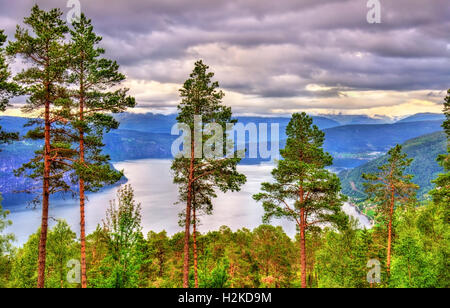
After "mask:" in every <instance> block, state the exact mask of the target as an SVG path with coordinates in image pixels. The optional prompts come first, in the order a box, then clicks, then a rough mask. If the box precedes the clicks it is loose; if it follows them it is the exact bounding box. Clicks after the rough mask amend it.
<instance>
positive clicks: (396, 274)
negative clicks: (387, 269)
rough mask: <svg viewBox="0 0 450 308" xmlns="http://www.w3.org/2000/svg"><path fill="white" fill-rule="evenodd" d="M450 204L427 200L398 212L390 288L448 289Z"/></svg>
mask: <svg viewBox="0 0 450 308" xmlns="http://www.w3.org/2000/svg"><path fill="white" fill-rule="evenodd" d="M447 208H448V205H443V204H442V203H434V202H427V203H425V204H424V205H423V206H421V207H408V208H406V210H405V211H402V212H400V215H398V216H399V217H398V219H397V220H398V223H397V225H398V226H397V229H398V232H397V233H398V234H397V239H396V241H395V244H394V254H393V256H392V270H391V277H390V281H389V286H390V287H401V288H439V287H440V288H448V286H449V266H448V265H449V264H448V255H449V245H448V243H449V239H450V233H449V228H448V216H446V212H447V211H448V209H447Z"/></svg>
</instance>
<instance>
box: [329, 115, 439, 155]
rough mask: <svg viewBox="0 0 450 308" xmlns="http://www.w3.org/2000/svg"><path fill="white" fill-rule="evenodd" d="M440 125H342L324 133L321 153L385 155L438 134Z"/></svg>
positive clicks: (427, 122)
mask: <svg viewBox="0 0 450 308" xmlns="http://www.w3.org/2000/svg"><path fill="white" fill-rule="evenodd" d="M441 125H442V121H421V122H406V123H395V124H379V125H346V126H339V127H334V128H330V129H326V130H325V135H326V140H325V149H326V150H327V151H329V152H334V153H362V152H370V151H373V152H387V151H388V150H389V149H390V148H391V147H393V146H394V145H396V144H401V143H403V142H405V141H407V140H409V139H412V138H415V137H418V136H422V135H425V134H430V133H433V132H437V131H441V130H442V127H441Z"/></svg>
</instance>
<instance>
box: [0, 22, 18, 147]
mask: <svg viewBox="0 0 450 308" xmlns="http://www.w3.org/2000/svg"><path fill="white" fill-rule="evenodd" d="M5 42H6V35H4V34H3V30H0V112H4V111H5V110H6V107H7V106H8V103H9V100H10V99H11V98H12V97H14V96H15V95H16V94H18V90H19V89H18V87H17V85H16V84H15V83H13V82H11V81H10V80H9V79H10V76H11V73H10V72H9V69H8V63H7V62H6V58H5V52H4V50H3V48H2V46H3V44H4V43H5ZM18 138H19V135H18V134H17V133H8V132H5V131H3V130H2V127H1V126H0V144H2V143H7V142H10V141H12V140H17V139H18Z"/></svg>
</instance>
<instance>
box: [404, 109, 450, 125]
mask: <svg viewBox="0 0 450 308" xmlns="http://www.w3.org/2000/svg"><path fill="white" fill-rule="evenodd" d="M444 119H445V116H444V115H443V114H442V113H431V112H425V113H417V114H415V115H412V116H409V117H406V118H404V119H402V120H400V121H397V123H407V122H418V121H444Z"/></svg>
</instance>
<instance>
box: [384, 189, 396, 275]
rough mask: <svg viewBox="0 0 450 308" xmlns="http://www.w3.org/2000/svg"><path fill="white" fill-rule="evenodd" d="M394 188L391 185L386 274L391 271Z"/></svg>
mask: <svg viewBox="0 0 450 308" xmlns="http://www.w3.org/2000/svg"><path fill="white" fill-rule="evenodd" d="M394 196H395V190H394V187H391V207H390V209H389V227H388V247H387V263H386V271H387V273H388V275H389V274H390V272H391V250H392V217H393V216H394V204H395V199H394Z"/></svg>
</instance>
